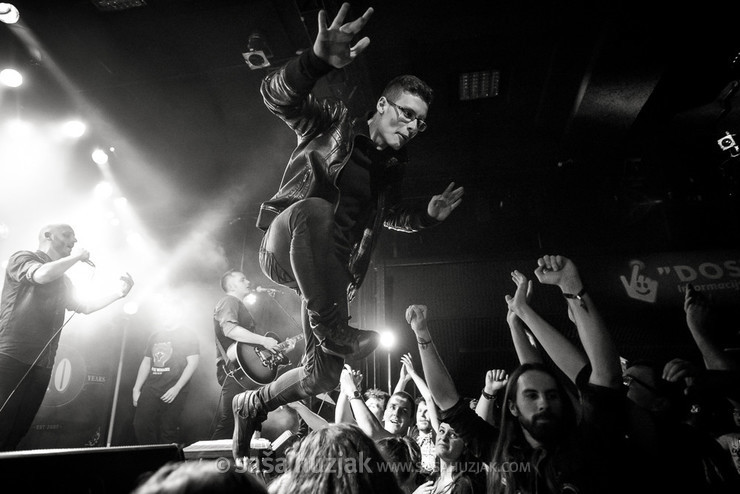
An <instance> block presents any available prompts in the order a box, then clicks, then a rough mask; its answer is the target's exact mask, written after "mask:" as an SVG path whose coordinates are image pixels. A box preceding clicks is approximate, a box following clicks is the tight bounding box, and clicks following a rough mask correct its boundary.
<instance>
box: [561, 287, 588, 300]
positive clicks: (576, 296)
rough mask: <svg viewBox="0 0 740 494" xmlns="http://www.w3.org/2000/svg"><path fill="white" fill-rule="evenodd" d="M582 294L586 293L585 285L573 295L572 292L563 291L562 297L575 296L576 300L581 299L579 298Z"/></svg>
mask: <svg viewBox="0 0 740 494" xmlns="http://www.w3.org/2000/svg"><path fill="white" fill-rule="evenodd" d="M584 295H586V287H585V286H584V287H583V288H581V291H580V292H578V293H576V294H575V295H573V294H572V293H565V292H563V297H565V298H575V299H578V300H581V298H583V296H584Z"/></svg>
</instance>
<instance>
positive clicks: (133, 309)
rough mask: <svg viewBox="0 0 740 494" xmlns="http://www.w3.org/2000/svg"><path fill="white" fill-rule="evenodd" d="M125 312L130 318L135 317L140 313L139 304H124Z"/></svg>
mask: <svg viewBox="0 0 740 494" xmlns="http://www.w3.org/2000/svg"><path fill="white" fill-rule="evenodd" d="M123 312H125V313H126V314H128V315H129V316H133V315H134V314H136V313H137V312H139V304H137V303H136V302H126V303H125V304H123Z"/></svg>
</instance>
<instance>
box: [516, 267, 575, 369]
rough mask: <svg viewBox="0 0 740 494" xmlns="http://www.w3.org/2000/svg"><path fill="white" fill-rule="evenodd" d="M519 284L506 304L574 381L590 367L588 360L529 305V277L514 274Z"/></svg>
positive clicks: (517, 273)
mask: <svg viewBox="0 0 740 494" xmlns="http://www.w3.org/2000/svg"><path fill="white" fill-rule="evenodd" d="M511 279H512V281H513V282H514V284H515V285H516V292H515V293H514V296H513V297H512V296H511V295H506V303H507V305H508V306H509V310H510V311H511V312H513V313H514V314H515V315H516V316H517V317H519V319H521V320H522V321H523V322H524V324H526V325H527V327H529V329H530V330H531V331H532V333H533V334H534V336H535V337H536V338H537V341H538V342H539V343H540V345H542V349H543V350H544V351H545V352H546V353H547V354H548V355H549V356H550V358H551V359H552V360H553V362H555V365H557V366H558V367H560V370H562V371H563V373H564V374H565V375H566V376H568V378H569V379H570V380H571V381H573V382H575V380H576V377H577V376H578V373H579V372H581V370H582V369H583V368H584V367H585V366H586V365H587V364H588V361H587V360H586V357H585V356H584V355H583V354H582V353H581V351H580V350H579V349H578V348H577V347H576V346H575V345H573V343H571V342H570V341H569V340H568V339H567V338H566V337H565V336H563V334H562V333H560V332H559V331H558V330H557V329H555V328H553V327H552V325H551V324H550V323H548V322H547V321H545V320H544V319H543V318H542V316H540V315H539V314H538V313H537V312H535V310H534V309H533V308H532V306H531V305H529V303H528V302H527V297H526V292H527V286H528V284H529V282H528V280H527V277H526V276H524V275H523V274H522V273H520V272H519V271H513V272H512V273H511Z"/></svg>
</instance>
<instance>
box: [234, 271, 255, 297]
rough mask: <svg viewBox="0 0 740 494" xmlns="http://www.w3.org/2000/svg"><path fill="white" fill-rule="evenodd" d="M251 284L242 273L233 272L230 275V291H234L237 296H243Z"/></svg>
mask: <svg viewBox="0 0 740 494" xmlns="http://www.w3.org/2000/svg"><path fill="white" fill-rule="evenodd" d="M251 286H252V284H251V283H250V282H249V280H248V279H247V277H246V276H244V273H240V272H238V271H237V272H235V273H234V274H232V275H231V291H232V292H234V294H235V295H237V296H238V297H239V298H244V297H246V296H247V294H248V293H249V287H251Z"/></svg>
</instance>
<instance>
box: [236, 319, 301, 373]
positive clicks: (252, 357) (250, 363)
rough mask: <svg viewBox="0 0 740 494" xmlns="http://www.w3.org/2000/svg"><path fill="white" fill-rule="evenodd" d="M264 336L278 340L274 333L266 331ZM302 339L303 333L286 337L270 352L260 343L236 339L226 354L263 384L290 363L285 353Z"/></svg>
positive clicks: (243, 370)
mask: <svg viewBox="0 0 740 494" xmlns="http://www.w3.org/2000/svg"><path fill="white" fill-rule="evenodd" d="M265 336H267V337H269V338H273V339H275V340H277V341H280V338H279V337H278V335H276V334H275V333H272V332H267V333H265ZM302 339H303V334H298V335H296V336H292V337H290V338H287V339H286V340H285V341H283V342H281V343H279V344H278V345H277V348H276V349H275V350H274V351H272V352H271V351H269V350H267V349H265V347H263V346H262V345H253V344H251V343H244V342H242V341H237V342H236V343H234V344H233V345H231V347H229V351H228V352H227V354H229V357H230V358H232V360H234V361H235V362H236V363H237V364H238V365H239V368H240V369H241V370H242V372H244V373H245V374H246V375H247V377H249V378H250V379H251V380H252V381H254V382H255V383H257V384H260V385H265V384H269V383H271V382H272V381H274V380H275V378H276V377H277V373H278V370H280V367H284V366H286V365H290V360H289V359H288V357H287V356H286V355H285V354H286V353H287V352H289V351H291V350H292V349H293V348H295V345H296V343H298V342H299V341H301V340H302Z"/></svg>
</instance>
